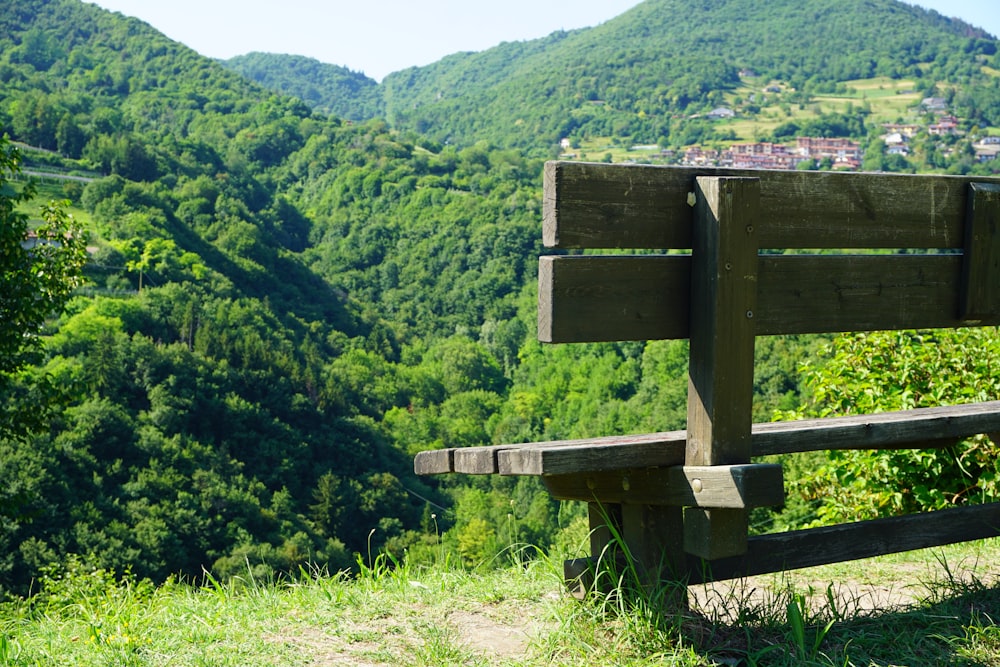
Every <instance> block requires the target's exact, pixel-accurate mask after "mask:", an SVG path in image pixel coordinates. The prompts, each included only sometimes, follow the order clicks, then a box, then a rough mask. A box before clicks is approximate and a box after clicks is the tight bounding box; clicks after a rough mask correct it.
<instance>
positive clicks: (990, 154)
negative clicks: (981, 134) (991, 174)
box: [972, 137, 1000, 162]
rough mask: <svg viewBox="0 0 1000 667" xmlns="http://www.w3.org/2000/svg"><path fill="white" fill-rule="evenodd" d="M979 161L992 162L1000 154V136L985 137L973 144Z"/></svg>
mask: <svg viewBox="0 0 1000 667" xmlns="http://www.w3.org/2000/svg"><path fill="white" fill-rule="evenodd" d="M972 150H973V151H975V153H976V161H977V162H992V161H993V160H996V159H997V155H1000V137H985V138H983V139H981V140H980V141H977V142H976V143H975V144H973V145H972Z"/></svg>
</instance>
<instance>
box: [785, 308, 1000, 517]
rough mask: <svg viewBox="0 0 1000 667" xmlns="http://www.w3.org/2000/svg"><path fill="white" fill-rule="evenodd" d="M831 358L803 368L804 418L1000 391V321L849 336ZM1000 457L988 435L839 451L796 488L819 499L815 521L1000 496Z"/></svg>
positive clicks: (836, 344)
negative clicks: (936, 444)
mask: <svg viewBox="0 0 1000 667" xmlns="http://www.w3.org/2000/svg"><path fill="white" fill-rule="evenodd" d="M823 357H825V360H824V361H822V362H819V363H816V364H813V365H810V366H808V367H807V368H806V369H805V372H806V374H807V379H808V382H809V385H810V386H811V387H812V390H813V394H812V399H811V402H810V403H809V404H808V405H806V406H805V407H804V408H802V409H801V410H800V411H798V413H797V414H796V415H795V416H797V417H827V416H834V415H849V414H869V413H877V412H888V411H891V410H904V409H910V408H923V407H933V406H938V405H954V404H961V403H973V402H979V401H989V400H994V399H997V398H998V396H1000V373H998V370H1000V335H998V331H997V329H996V328H994V327H984V328H975V329H941V330H934V331H896V332H874V333H856V334H845V335H842V336H840V337H838V338H836V339H835V340H834V341H833V342H832V343H830V344H829V346H828V347H827V348H826V350H825V354H824V355H823ZM786 416H787V415H786ZM997 454H998V451H997V446H996V443H994V442H993V441H992V440H990V439H989V438H988V437H987V436H985V435H979V436H975V437H972V438H968V439H966V440H963V441H961V442H958V443H955V444H954V445H952V446H948V447H943V448H936V449H905V450H891V451H890V450H883V451H868V450H865V451H835V452H830V453H829V459H828V461H827V463H826V464H825V465H822V466H821V467H820V468H819V469H818V470H816V471H815V472H814V473H813V474H811V475H808V476H807V478H806V479H804V480H800V481H799V483H798V484H797V485H795V486H797V487H798V488H799V489H800V490H803V491H804V492H805V493H806V494H807V496H808V499H812V500H817V501H818V503H819V504H818V510H817V515H816V518H815V521H814V523H817V524H829V523H837V522H841V521H845V520H861V519H870V518H874V517H880V516H890V515H898V514H906V513H912V512H918V511H927V510H934V509H942V508H945V507H949V506H953V505H963V504H969V503H976V502H982V501H985V500H990V499H993V498H995V497H996V496H997V494H998V490H1000V463H998V459H997Z"/></svg>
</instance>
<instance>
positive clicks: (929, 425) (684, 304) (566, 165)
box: [414, 162, 1000, 584]
mask: <svg viewBox="0 0 1000 667" xmlns="http://www.w3.org/2000/svg"><path fill="white" fill-rule="evenodd" d="M544 187H545V208H544V220H543V236H544V242H545V244H546V246H548V247H551V248H557V249H615V250H620V249H635V250H644V251H649V250H651V249H652V250H660V251H662V253H661V254H648V253H647V254H642V255H632V256H625V255H620V254H616V255H609V256H600V255H590V254H575V255H568V254H560V255H552V256H543V257H542V258H541V259H540V264H539V299H538V301H539V315H538V336H539V339H540V340H542V341H544V342H551V343H573V342H598V341H624V340H649V339H678V338H687V339H689V340H690V359H689V378H688V385H689V392H688V411H687V429H686V430H685V431H673V432H664V433H654V434H649V435H635V436H612V437H602V438H594V439H586V440H569V441H560V442H545V443H525V444H514V445H500V446H490V447H472V448H465V449H444V450H436V451H427V452H421V453H420V454H418V455H417V456H416V458H415V461H414V467H415V470H416V472H417V473H418V474H440V473H468V474H500V475H538V476H541V478H542V479H543V481H544V483H545V485H546V486H547V488H548V489H549V491H550V492H551V493H552V495H553V496H554V497H555V498H557V499H561V500H580V501H584V502H587V503H589V508H590V520H591V528H592V532H591V558H589V559H582V560H578V561H570V562H568V563H567V565H566V576H567V579H569V580H580V578H581V577H584V576H585V575H586V573H587V572H590V571H591V568H592V566H593V564H594V562H595V561H596V560H597V559H598V558H600V557H601V555H602V554H604V553H605V552H606V550H607V549H608V547H609V545H611V544H613V543H614V542H615V540H616V539H617V540H618V541H620V542H624V543H625V545H627V550H628V552H629V554H630V556H631V558H632V560H633V562H634V564H635V565H636V566H637V568H638V570H639V571H640V572H642V573H643V576H644V577H645V579H646V581H647V582H650V583H654V582H664V581H675V582H682V583H688V584H693V583H699V582H702V581H708V580H718V579H725V578H731V577H737V576H745V575H752V574H762V573H767V572H775V571H780V570H786V569H795V568H800V567H807V566H812V565H819V564H824V563H831V562H839V561H844V560H852V559H857V558H864V557H869V556H874V555H880V554H885V553H892V552H898V551H906V550H910V549H917V548H923V547H930V546H937V545H942V544H948V543H952V542H958V541H966V540H972V539H979V538H984V537H991V536H997V535H1000V503H997V504H988V505H982V506H974V507H963V508H958V509H952V510H944V511H939V512H934V513H927V514H917V515H911V516H906V517H898V518H891V519H880V520H876V521H867V522H860V523H854V524H844V525H839V526H832V527H828V528H819V529H811V530H802V531H793V532H787V533H780V534H772V535H764V536H757V537H750V536H749V534H748V533H749V530H748V514H749V510H750V509H751V508H753V507H760V506H775V505H780V504H782V502H783V498H784V491H783V479H782V472H781V466H780V465H767V464H760V463H754V462H753V460H754V458H755V457H759V456H764V455H768V454H787V453H793V452H803V451H815V450H833V449H879V448H900V449H901V448H934V447H943V446H949V445H952V444H954V443H955V442H956V441H958V440H960V439H962V438H965V437H968V436H970V435H974V434H979V433H988V434H989V433H1000V402H987V403H978V404H970V405H959V406H950V407H941V408H929V409H917V410H907V411H901V412H891V413H885V414H876V415H861V416H849V417H838V418H830V419H819V420H806V421H798V422H777V423H767V424H753V423H752V419H751V401H752V394H753V360H754V341H755V337H756V336H760V335H772V334H801V333H820V332H844V331H869V330H896V329H919V328H942V327H967V326H984V325H996V324H1000V231H998V229H997V227H998V223H1000V179H983V178H966V177H947V176H908V175H893V174H853V173H830V172H782V171H747V170H726V169H700V168H669V167H649V166H626V165H597V164H587V163H576V162H551V163H548V164H547V165H546V169H545V185H544ZM688 249H690V253H689V254H687V253H685V254H680V253H677V252H675V251H677V250H682V251H686V250H688ZM789 249H805V250H812V251H821V250H828V251H830V250H835V251H837V252H830V253H815V252H814V253H812V254H808V253H805V254H802V253H796V254H787V253H785V251H786V250H789ZM898 249H915V250H917V252H912V251H911V252H908V253H898V252H897V253H889V252H879V251H886V250H898ZM845 251H853V252H851V254H847V252H845ZM857 251H864V252H863V253H859V252H857Z"/></svg>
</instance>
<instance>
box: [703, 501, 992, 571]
mask: <svg viewBox="0 0 1000 667" xmlns="http://www.w3.org/2000/svg"><path fill="white" fill-rule="evenodd" d="M997 536H1000V503H990V504H987V505H977V506H972V507H960V508H956V509H947V510H940V511H937V512H925V513H922V514H912V515H909V516H901V517H892V518H888V519H875V520H873V521H862V522H859V523H849V524H841V525H837V526H827V527H824V528H812V529H809V530H800V531H792V532H787V533H776V534H773V535H763V536H760V537H752V538H750V540H749V544H748V550H747V553H746V554H745V555H744V556H739V557H736V558H728V559H724V560H718V561H715V562H711V563H706V564H704V566H699V565H697V564H696V561H695V562H692V564H691V568H690V571H691V577H690V578H689V580H688V581H689V583H691V584H696V583H702V582H703V581H720V580H723V579H733V578H736V577H744V576H753V575H756V574H765V573H768V572H779V571H782V570H795V569H799V568H803V567H813V566H816V565H826V564H828V563H839V562H843V561H851V560H857V559H859V558H871V557H874V556H883V555H885V554H891V553H900V552H903V551H912V550H914V549H925V548H928V547H937V546H943V545H945V544H954V543H956V542H967V541H970V540H978V539H985V538H989V537H997Z"/></svg>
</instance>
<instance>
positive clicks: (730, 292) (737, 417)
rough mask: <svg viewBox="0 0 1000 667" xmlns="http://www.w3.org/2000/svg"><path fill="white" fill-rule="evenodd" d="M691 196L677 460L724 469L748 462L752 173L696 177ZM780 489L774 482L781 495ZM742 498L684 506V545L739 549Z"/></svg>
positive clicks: (710, 553) (718, 552) (756, 195)
mask: <svg viewBox="0 0 1000 667" xmlns="http://www.w3.org/2000/svg"><path fill="white" fill-rule="evenodd" d="M695 195H696V207H695V218H694V229H693V231H692V239H691V240H692V251H691V332H690V339H691V344H690V354H689V359H688V400H687V450H686V454H685V458H684V462H685V464H686V465H687V466H720V467H723V468H724V467H726V466H731V465H733V464H745V463H750V426H751V425H752V424H753V419H751V410H752V404H753V359H754V341H755V339H756V334H755V327H754V322H755V319H754V318H755V316H756V310H757V269H758V261H757V247H758V246H757V237H758V232H757V229H758V227H759V223H760V219H761V211H760V179H758V178H727V177H699V178H697V179H696V181H695ZM779 476H780V471H779ZM698 482H699V486H700V482H701V480H698ZM781 490H782V486H781V484H780V483H778V484H777V491H778V495H779V496H782V498H783V494H782V493H781ZM704 495H705V494H703V493H699V494H696V496H697V497H698V499H699V501H702V500H703V498H702V496H704ZM742 501H743V498H742V497H741V498H740V499H739V502H737V500H736V499H733V498H727V499H725V500H724V501H722V503H721V504H718V505H714V506H715V507H719V508H721V509H717V510H707V509H699V510H698V511H695V512H685V519H684V548H685V549H686V550H687V551H688V552H690V553H695V554H698V555H700V556H702V557H705V558H719V557H722V556H732V555H736V554H740V553H743V552H744V551H746V540H747V533H748V532H749V514H748V513H747V511H746V510H745V509H736V508H745V507H746V505H745V504H743V502H742ZM688 504H689V505H690V503H688ZM697 506H698V507H699V508H705V507H710V506H711V505H706V504H705V503H704V502H699V503H697ZM694 517H697V519H695V518H694Z"/></svg>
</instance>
